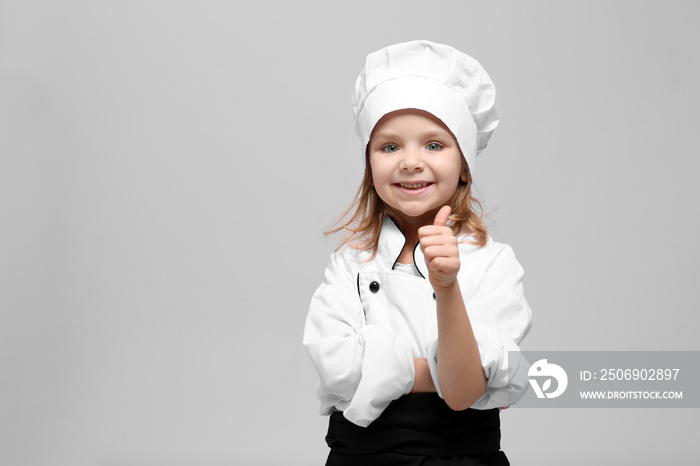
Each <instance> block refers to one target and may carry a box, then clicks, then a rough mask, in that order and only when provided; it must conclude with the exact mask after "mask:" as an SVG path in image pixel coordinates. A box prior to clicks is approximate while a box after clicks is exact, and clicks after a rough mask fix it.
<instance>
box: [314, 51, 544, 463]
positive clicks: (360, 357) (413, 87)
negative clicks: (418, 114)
mask: <svg viewBox="0 0 700 466" xmlns="http://www.w3.org/2000/svg"><path fill="white" fill-rule="evenodd" d="M446 62H447V64H445V63H446ZM416 63H417V65H416V66H414V65H415V64H416ZM409 65H410V66H409ZM396 68H400V72H399V73H398V74H397V73H396V72H395V69H396ZM467 69H468V70H470V75H469V76H471V77H473V76H474V75H476V74H478V75H479V76H480V82H481V84H480V85H481V94H482V96H481V97H480V98H479V97H478V96H477V97H474V96H473V95H471V94H470V92H471V93H474V92H475V90H474V88H475V86H472V87H473V88H472V89H471V90H469V89H467V88H468V86H462V87H461V88H460V89H461V90H460V89H458V91H459V92H456V91H454V89H453V88H451V87H449V86H447V85H445V83H446V82H451V81H450V79H451V77H452V76H453V75H454V74H455V73H457V74H458V75H460V76H462V75H465V73H466V71H465V70H467ZM436 70H437V71H436ZM430 73H433V74H434V73H438V74H440V76H438V77H435V76H430ZM426 75H427V76H428V77H426ZM470 79H472V80H473V78H470ZM458 84H459V83H458ZM492 84H493V83H491V82H490V79H489V78H488V75H486V73H485V71H483V69H481V67H480V65H479V64H478V62H476V61H475V60H473V59H472V58H471V57H468V56H467V55H464V54H462V53H461V52H458V51H456V50H454V49H452V48H451V47H448V46H443V45H440V44H434V43H431V42H427V41H415V42H410V43H405V44H398V45H396V46H391V47H387V48H386V49H383V50H381V51H379V52H375V53H374V54H370V56H368V58H367V64H366V67H365V70H364V71H363V73H362V74H361V75H360V77H359V78H358V82H357V84H356V90H355V94H354V96H353V108H354V109H355V116H356V123H357V125H356V130H357V132H358V135H360V140H361V142H362V147H363V148H364V147H366V145H367V142H368V141H369V136H370V134H371V129H372V128H373V127H374V125H375V124H376V123H377V121H378V120H379V119H380V118H381V116H383V115H385V114H386V113H389V112H390V111H393V110H396V109H401V108H418V109H422V110H425V111H429V112H431V113H433V114H434V115H436V116H438V117H439V118H440V119H441V120H442V121H443V122H444V123H445V124H446V125H447V126H448V128H449V129H450V130H451V131H452V133H453V134H454V135H455V138H456V139H457V141H458V143H459V145H460V149H461V150H462V152H463V155H464V157H465V159H466V160H467V162H468V163H469V166H470V169H472V170H473V167H474V159H475V156H476V154H477V153H478V152H479V151H480V150H481V149H483V147H484V146H485V144H486V140H487V139H488V136H489V135H490V132H491V131H493V129H494V128H495V126H496V123H497V117H496V116H495V104H494V103H493V102H491V103H490V104H489V102H488V101H489V99H490V100H491V101H492V100H493V99H492V98H490V97H489V93H493V92H495V91H493V90H492V89H491V88H492ZM453 87H454V86H453ZM457 87H459V86H457ZM476 87H478V86H476ZM465 89H466V90H465ZM465 93H466V94H465ZM455 94H456V96H457V97H455ZM484 96H486V97H484ZM450 99H451V101H449V102H446V100H450ZM479 99H481V100H479ZM470 103H471V106H470ZM489 105H490V107H489ZM472 107H474V108H481V110H482V115H481V116H480V117H479V116H477V115H473V112H472V111H471V110H470V109H471V108H472ZM487 107H489V108H491V110H490V111H489V108H487ZM465 109H466V110H465ZM460 112H462V113H464V112H466V115H469V117H467V118H465V117H464V115H463V114H462V113H460ZM489 115H491V116H489ZM471 116H474V118H471ZM494 118H495V122H494ZM461 120H468V121H461ZM458 239H459V240H460V243H459V258H460V264H461V265H460V270H459V273H458V276H457V280H458V281H459V287H460V290H461V293H462V297H463V299H464V302H465V307H466V310H467V313H468V315H469V319H470V322H471V326H472V330H473V333H474V337H475V339H476V342H477V345H478V348H479V355H480V359H481V363H482V366H483V369H484V374H485V375H486V378H487V387H486V392H485V393H484V394H483V396H482V397H481V398H479V400H477V401H476V402H475V403H474V404H473V405H472V406H471V408H470V409H467V410H464V411H453V410H451V409H450V408H449V407H447V405H446V404H445V402H444V401H443V400H442V392H441V390H440V384H439V380H438V376H437V347H438V344H437V343H438V342H437V339H438V334H437V314H436V300H435V294H434V292H433V289H432V286H431V284H430V281H429V280H428V279H427V277H428V270H427V266H426V263H425V259H424V257H423V254H422V252H421V249H420V247H417V245H416V247H415V248H414V251H413V259H414V264H399V263H397V261H398V257H399V255H400V254H401V251H402V249H403V247H404V244H405V241H406V239H405V237H404V235H403V233H402V232H401V230H400V229H399V228H398V227H397V225H396V224H395V222H394V221H393V220H392V219H391V218H390V217H389V216H386V217H385V218H384V220H383V224H382V228H381V232H380V235H379V243H378V248H377V253H376V255H375V256H374V257H372V253H371V251H367V250H357V249H354V248H352V247H351V246H349V245H347V244H346V245H344V246H343V247H342V248H340V249H339V250H338V251H336V252H335V253H334V254H332V255H331V260H330V264H329V265H328V267H327V269H326V271H325V279H324V281H323V283H322V284H321V285H320V286H319V288H318V289H317V291H316V293H315V294H314V296H313V298H312V300H311V305H310V309H309V313H308V317H307V320H306V326H305V329H304V345H305V346H306V349H307V351H308V353H309V355H310V357H311V359H312V361H313V364H314V366H315V367H316V370H317V371H318V374H319V377H320V382H321V385H320V388H319V390H318V397H319V398H320V400H321V409H320V413H321V414H322V415H330V423H329V430H328V436H327V437H326V441H327V443H328V445H329V446H330V447H331V454H330V456H329V459H328V463H327V464H329V465H330V464H333V465H345V464H348V465H350V464H362V465H371V464H377V465H380V464H381V465H390V464H406V465H413V464H415V465H418V464H433V463H424V462H423V461H425V460H426V458H431V459H432V460H434V461H437V462H435V463H434V464H461V465H478V464H499V465H501V464H508V460H507V458H506V457H505V455H504V454H503V453H502V452H501V451H500V424H499V417H498V416H499V409H498V408H500V407H506V406H509V405H511V404H513V403H514V402H516V401H518V400H519V399H520V398H521V397H522V395H523V394H524V392H525V390H526V389H527V387H528V381H527V371H528V368H529V366H528V364H527V362H526V361H525V360H524V359H523V358H521V357H520V353H519V348H518V344H519V343H520V342H521V340H522V339H523V338H524V336H525V335H526V334H527V332H528V331H529V329H530V325H531V312H530V308H529V306H528V304H527V301H526V300H525V298H524V296H523V285H522V278H523V269H522V267H521V266H520V264H519V263H518V261H517V260H516V258H515V255H514V253H513V251H512V249H511V248H510V247H509V246H507V245H504V244H501V243H497V242H494V241H493V240H492V239H491V238H489V239H488V241H487V243H486V244H485V245H484V246H483V247H479V246H478V245H475V244H470V243H469V241H470V240H471V241H473V240H474V238H472V237H469V236H460V237H458ZM509 352H510V355H509ZM413 358H427V360H428V365H429V368H430V373H431V377H432V379H433V382H434V384H435V387H436V389H437V394H409V392H410V391H411V389H412V388H413V385H414V381H415V367H414V361H413ZM440 461H443V462H440Z"/></svg>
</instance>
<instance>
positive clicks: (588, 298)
mask: <svg viewBox="0 0 700 466" xmlns="http://www.w3.org/2000/svg"><path fill="white" fill-rule="evenodd" d="M699 5H700V4H698V3H697V2H689V1H686V2H683V1H676V2H662V1H654V2H638V1H625V2H622V1H589V2H582V1H576V2H574V1H547V2H543V1H537V2H532V1H510V2H505V1H501V2H474V1H464V0H462V1H430V2H428V1H424V2H417V1H377V2H369V1H357V0H355V1H341V2H329V1H321V0H318V1H296V2H283V1H275V2H264V1H261V2H252V1H250V2H233V1H231V2H224V1H218V2H213V1H200V2H194V1H191V2H185V1H119V2H117V1H112V2H93V1H87V0H85V1H60V2H52V1H19V0H18V1H2V2H0V151H1V157H0V208H1V211H0V235H1V242H0V254H1V255H0V264H1V265H0V273H1V274H2V276H1V282H0V286H1V291H0V464H3V465H16V466H23V465H52V466H61V465H70V466H81V465H105V466H107V465H109V466H111V465H189V464H198V465H217V466H218V465H233V464H236V465H238V464H246V465H312V464H322V462H323V460H324V458H325V455H326V447H325V444H324V442H323V436H324V434H325V429H326V418H322V417H320V416H317V414H316V413H317V409H318V403H317V401H316V399H315V391H316V388H317V376H316V373H315V372H314V370H313V368H312V366H311V364H310V362H309V361H308V359H307V357H306V354H305V351H304V349H303V347H302V345H301V337H302V329H303V323H304V318H305V315H306V310H307V306H308V302H309V299H310V297H311V294H312V293H313V291H314V289H315V288H316V286H317V285H318V284H319V283H320V281H321V279H322V274H323V269H324V267H325V266H326V263H327V260H328V255H329V253H330V252H331V251H332V250H333V248H334V247H335V243H334V242H332V241H330V240H325V239H324V238H323V236H322V234H321V232H322V230H323V229H324V228H325V227H327V226H329V225H330V224H331V223H332V220H333V218H334V217H335V216H336V215H337V214H339V213H340V212H341V211H342V210H343V209H344V208H345V207H346V206H347V204H348V203H349V201H350V199H351V197H352V195H353V194H354V192H355V190H356V189H357V186H358V185H359V181H360V176H361V172H362V161H361V156H360V152H359V147H358V146H359V145H358V143H357V141H356V139H355V135H354V133H353V130H352V117H351V111H350V104H349V95H350V91H351V89H352V86H353V83H354V80H355V77H356V76H357V74H358V73H359V71H360V69H361V68H362V66H363V61H364V57H365V55H366V54H367V53H369V52H372V51H374V50H376V49H378V48H380V47H383V46H385V45H388V44H391V43H396V42H400V41H405V40H411V39H417V38H426V39H430V40H434V41H437V42H443V43H448V44H451V45H453V46H455V47H457V48H459V49H461V50H463V51H465V52H467V53H469V54H471V55H473V56H475V57H476V58H478V59H479V60H480V61H481V62H482V63H483V65H484V66H485V67H486V69H487V70H488V71H489V73H490V74H491V76H492V78H493V79H494V81H495V82H496V85H497V89H498V93H499V94H498V96H499V103H500V110H501V116H502V122H501V125H500V126H499V129H498V130H497V131H496V132H495V134H494V137H493V139H492V142H491V143H490V144H489V148H488V149H487V150H486V151H485V152H484V153H483V155H482V156H481V157H480V159H479V163H478V167H477V181H478V186H479V193H480V195H481V197H482V198H483V199H484V200H485V205H486V206H487V208H488V209H489V210H490V212H491V213H490V216H489V218H490V223H489V225H490V226H491V232H492V234H493V236H494V238H495V239H496V240H498V241H501V242H506V243H509V244H511V245H512V246H513V248H514V249H515V251H516V254H517V256H518V258H519V260H520V261H521V263H522V264H523V266H524V268H525V270H526V290H527V296H528V299H529V301H530V302H531V306H532V309H533V311H534V316H535V323H534V328H533V330H532V332H531V333H530V335H529V336H528V338H527V339H526V340H525V342H524V345H523V348H524V349H527V350H544V351H548V350H587V349H590V350H698V349H700V343H698V340H697V328H698V324H699V323H700V322H699V319H698V314H697V311H698V305H697V291H696V289H695V287H697V285H698V281H699V280H698V279H699V278H700V265H699V264H700V250H699V246H698V245H699V242H698V240H697V239H696V237H697V235H698V226H699V225H698V223H699V222H698V211H699V209H698V208H699V207H700V206H699V204H700V202H699V201H700V192H699V191H700V188H699V187H698V184H697V183H696V179H697V174H698V169H699V168H700V166H699V164H700V162H699V161H698V156H699V155H700V154H699V148H700V131H699V130H698V128H699V126H700V124H699V123H700V117H699V116H698V115H699V113H698V108H699V107H700V87H699V86H698V84H697V83H698V82H699V81H700V58H699V57H700V55H699V54H698V49H697V44H698V40H700V31H699V30H698V28H697V20H698V18H699V17H700V15H699V14H700V6H699ZM697 415H698V411H697V410H658V409H657V410H653V409H649V410H641V409H639V410H634V409H617V410H576V409H558V410H554V409H552V410H530V409H520V410H518V409H515V408H513V409H510V410H508V411H507V412H504V413H503V416H502V421H503V442H502V445H503V448H504V450H505V451H506V452H507V454H508V455H509V457H510V458H511V461H512V462H513V464H515V465H561V464H568V465H577V464H591V463H596V464H636V465H647V464H658V463H672V462H675V463H677V464H689V462H690V461H691V459H694V458H698V456H699V455H698V452H697V448H698V447H697V439H696V434H697Z"/></svg>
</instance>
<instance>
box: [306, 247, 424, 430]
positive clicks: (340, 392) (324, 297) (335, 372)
mask: <svg viewBox="0 0 700 466" xmlns="http://www.w3.org/2000/svg"><path fill="white" fill-rule="evenodd" d="M304 346H305V347H306V350H307V351H308V353H309V356H310V357H311V360H312V362H313V364H314V366H315V367H316V370H317V372H318V374H319V378H320V381H321V386H320V388H319V391H318V397H319V398H320V399H321V414H330V413H331V412H332V411H333V408H334V407H335V408H337V409H339V410H340V411H343V415H344V416H345V418H347V419H348V420H349V421H351V422H353V423H355V424H357V425H360V426H363V427H366V426H367V425H369V424H370V423H371V422H372V421H373V420H375V419H376V418H378V417H379V415H380V414H381V413H382V412H383V411H384V409H385V408H386V407H387V406H388V405H389V403H390V402H391V401H392V400H395V399H397V398H399V397H400V396H402V395H404V394H406V393H408V392H410V391H411V389H412V388H413V384H414V381H415V367H414V364H413V350H412V347H411V342H410V341H409V340H408V339H406V338H404V337H401V336H399V335H397V334H396V333H395V332H393V331H392V330H391V329H387V328H383V327H380V326H377V325H367V324H366V323H365V317H364V311H363V309H362V304H361V302H360V298H359V294H358V291H357V273H356V272H355V273H353V271H351V269H350V266H349V264H348V261H347V260H344V258H343V256H342V250H341V251H338V252H336V253H334V254H333V255H332V256H331V262H330V264H329V266H328V268H327V269H326V272H325V279H324V281H323V283H322V284H321V286H319V288H318V289H317V290H316V293H315V294H314V296H313V298H312V299H311V306H310V308H309V314H308V316H307V319H306V325H305V328H304Z"/></svg>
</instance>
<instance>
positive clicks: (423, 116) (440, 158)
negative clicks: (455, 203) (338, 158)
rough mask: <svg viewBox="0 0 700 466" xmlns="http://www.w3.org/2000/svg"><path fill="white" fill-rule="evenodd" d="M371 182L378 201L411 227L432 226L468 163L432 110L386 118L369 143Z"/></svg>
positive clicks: (377, 126) (401, 112)
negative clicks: (391, 208)
mask: <svg viewBox="0 0 700 466" xmlns="http://www.w3.org/2000/svg"><path fill="white" fill-rule="evenodd" d="M368 150H369V163H370V167H371V168H372V182H373V184H374V188H375V190H376V191H377V194H378V195H379V197H380V198H381V199H382V201H384V202H385V203H386V204H387V205H389V206H391V207H393V208H394V210H396V211H397V212H398V213H399V214H400V215H402V218H401V219H400V220H401V221H402V222H405V224H407V225H417V226H421V225H427V224H432V223H433V221H434V219H435V215H436V214H437V211H438V210H440V208H441V207H442V206H444V205H447V204H448V203H449V201H450V199H451V198H452V196H453V195H454V193H455V191H456V190H457V184H458V183H459V179H460V176H462V177H463V179H464V180H466V171H465V169H466V163H465V162H464V159H463V157H462V153H461V151H460V150H459V145H458V144H457V141H456V140H455V138H454V137H453V136H452V133H451V132H450V131H449V130H448V129H447V127H446V126H445V125H444V124H443V123H442V122H441V121H440V120H439V119H437V118H436V117H435V116H433V115H432V114H430V113H428V112H424V111H421V110H415V109H406V110H399V111H396V112H392V113H389V114H387V115H385V116H384V117H383V118H382V119H381V120H379V122H378V123H377V125H376V126H375V127H374V130H373V131H372V137H371V138H370V142H369V147H368Z"/></svg>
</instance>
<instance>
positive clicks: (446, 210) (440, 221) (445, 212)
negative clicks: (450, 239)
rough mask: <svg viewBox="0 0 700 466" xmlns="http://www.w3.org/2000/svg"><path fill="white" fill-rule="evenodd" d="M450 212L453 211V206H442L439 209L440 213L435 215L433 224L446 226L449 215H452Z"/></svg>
mask: <svg viewBox="0 0 700 466" xmlns="http://www.w3.org/2000/svg"><path fill="white" fill-rule="evenodd" d="M450 213H452V208H451V207H450V206H448V205H446V206H442V208H441V209H440V210H438V213H437V215H436V216H435V221H434V222H433V225H435V226H439V227H446V226H447V217H449V216H450Z"/></svg>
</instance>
